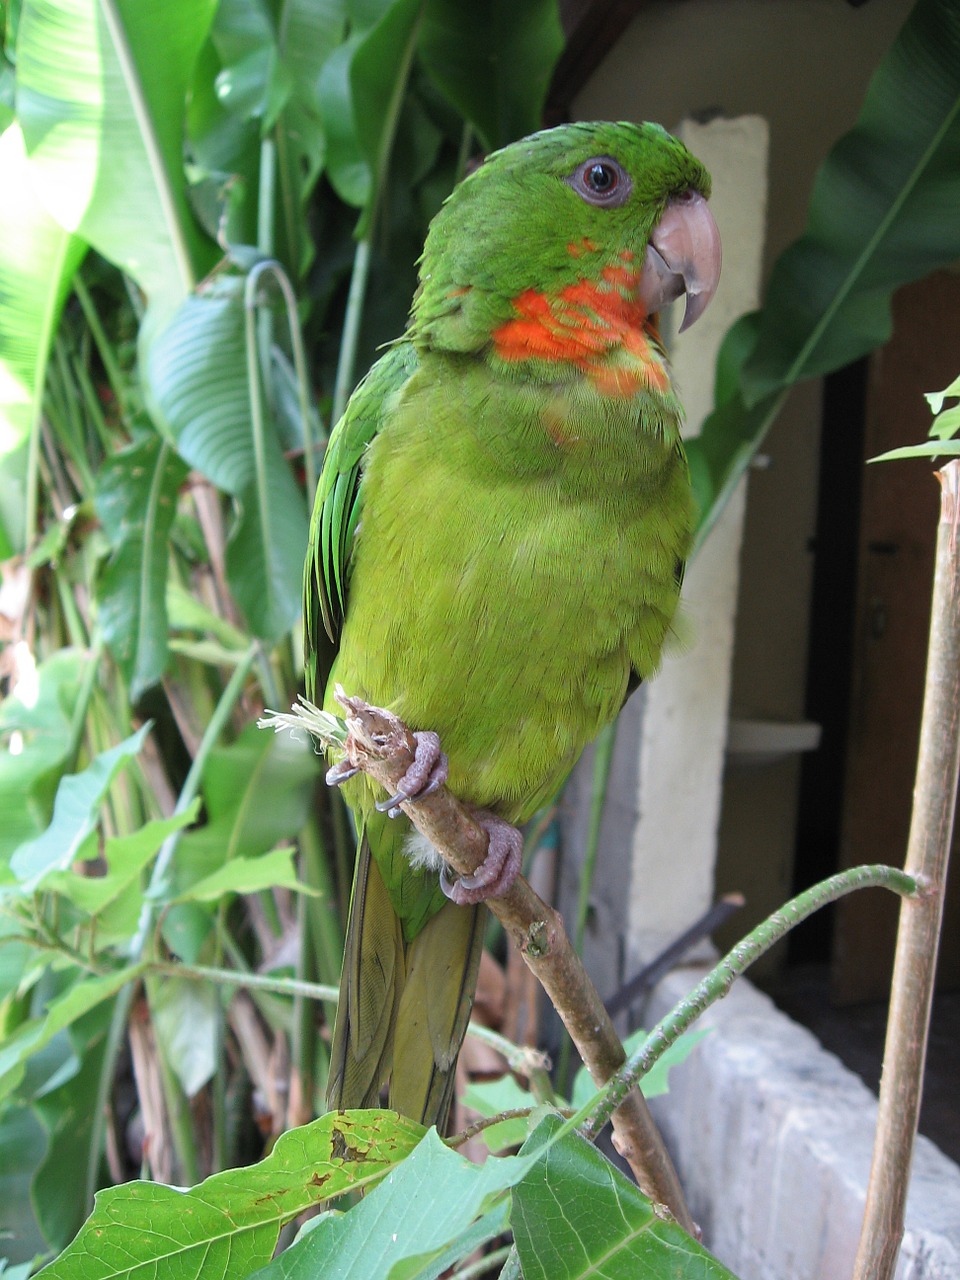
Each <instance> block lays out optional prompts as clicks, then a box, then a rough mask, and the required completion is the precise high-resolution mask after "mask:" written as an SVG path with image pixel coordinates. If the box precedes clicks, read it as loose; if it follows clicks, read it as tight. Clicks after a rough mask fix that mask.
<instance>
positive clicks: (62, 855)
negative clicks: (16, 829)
mask: <svg viewBox="0 0 960 1280" xmlns="http://www.w3.org/2000/svg"><path fill="white" fill-rule="evenodd" d="M150 727H151V726H150V724H149V722H148V723H147V724H145V725H143V727H142V728H141V729H138V730H137V732H136V733H134V734H131V736H130V737H129V738H126V739H125V740H124V741H123V742H120V743H118V744H117V745H116V746H115V747H111V748H110V750H109V751H104V752H101V754H100V755H98V756H97V757H96V758H95V759H94V760H93V762H92V763H91V764H90V765H89V766H88V767H87V768H86V769H84V770H83V772H82V773H73V774H70V775H69V776H68V777H66V778H64V779H63V780H62V782H61V783H60V786H59V787H58V788H57V797H56V800H55V801H54V805H53V818H52V820H51V822H50V825H49V826H48V827H47V829H46V831H44V832H43V834H42V835H39V836H37V838H36V839H35V840H29V841H28V842H27V843H26V844H22V845H20V847H19V848H18V849H17V850H15V852H14V854H13V856H12V858H11V859H10V869H11V870H12V871H13V874H14V875H15V876H16V877H17V879H18V880H19V881H20V890H21V892H22V893H34V892H35V891H36V890H37V889H38V888H39V887H40V886H41V885H42V884H43V883H44V881H45V879H46V877H47V876H48V875H49V874H50V873H51V872H52V871H65V870H66V869H67V868H68V867H69V866H70V865H71V864H72V863H73V862H74V860H75V859H76V857H77V855H78V852H79V850H80V847H81V845H82V844H83V842H84V841H85V840H86V839H87V837H88V836H89V835H90V834H91V833H92V832H93V831H94V830H95V828H96V825H97V819H98V817H99V812H100V805H101V804H102V803H103V800H104V798H105V796H106V794H107V791H108V790H109V788H110V784H111V783H112V782H113V780H114V778H115V777H116V776H117V774H118V773H119V772H120V770H121V769H123V768H125V767H126V766H127V765H128V764H129V762H130V760H131V759H132V758H133V757H134V756H135V755H137V753H138V752H139V751H140V749H141V748H142V746H143V741H144V739H145V738H146V736H147V734H148V733H149V732H150Z"/></svg>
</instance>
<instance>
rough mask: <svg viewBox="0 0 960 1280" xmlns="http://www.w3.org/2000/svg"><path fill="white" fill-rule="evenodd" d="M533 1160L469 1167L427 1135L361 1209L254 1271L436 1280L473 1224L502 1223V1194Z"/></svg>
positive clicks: (271, 1275) (274, 1279)
mask: <svg viewBox="0 0 960 1280" xmlns="http://www.w3.org/2000/svg"><path fill="white" fill-rule="evenodd" d="M536 1158H538V1157H536V1156H534V1157H526V1158H525V1157H523V1156H505V1157H502V1158H498V1157H494V1156H492V1157H491V1158H490V1159H489V1160H487V1162H486V1163H485V1164H483V1165H475V1164H471V1163H470V1162H469V1161H468V1160H466V1159H465V1158H464V1157H463V1156H461V1155H458V1154H457V1153H456V1152H455V1151H451V1150H450V1148H449V1147H447V1146H445V1145H444V1143H443V1142H441V1140H440V1138H439V1137H438V1136H437V1132H436V1130H435V1129H431V1130H430V1131H429V1133H427V1135H426V1136H425V1137H424V1139H423V1141H422V1142H421V1143H420V1144H419V1146H418V1147H417V1149H416V1151H414V1152H413V1154H412V1155H410V1156H408V1157H407V1159H406V1160H404V1161H403V1163H402V1164H400V1165H399V1166H398V1167H397V1168H396V1169H394V1170H393V1172H392V1173H391V1174H390V1175H389V1177H387V1178H386V1179H384V1181H383V1182H382V1183H381V1185H380V1186H378V1187H376V1188H375V1189H374V1190H373V1191H371V1192H370V1193H369V1194H368V1195H366V1196H365V1197H364V1198H363V1200H362V1201H361V1202H360V1204H358V1205H356V1206H355V1207H354V1208H353V1209H351V1210H350V1212H349V1213H346V1214H344V1215H342V1217H339V1218H329V1219H327V1220H325V1221H324V1222H322V1223H321V1224H320V1225H319V1226H318V1227H317V1228H316V1230H315V1231H311V1232H310V1234H309V1235H307V1236H304V1237H303V1239H301V1240H300V1241H299V1242H298V1243H297V1244H295V1245H294V1246H293V1247H292V1248H290V1249H288V1250H286V1252H285V1253H282V1254H281V1255H280V1256H279V1257H278V1258H277V1259H276V1260H275V1261H274V1262H272V1263H271V1264H270V1265H269V1266H267V1267H264V1268H263V1270H262V1271H259V1272H257V1280H334V1277H342V1276H347V1275H357V1276H364V1277H369V1280H380V1278H381V1277H383V1280H386V1278H387V1277H390V1280H413V1277H425V1276H435V1275H437V1270H436V1266H437V1265H439V1263H440V1262H441V1260H444V1259H445V1258H446V1257H447V1256H449V1255H448V1253H447V1251H448V1249H449V1248H450V1246H451V1245H453V1244H454V1243H455V1242H458V1241H460V1240H461V1239H462V1238H463V1237H465V1236H466V1234H467V1233H468V1232H470V1231H471V1230H472V1229H473V1228H474V1226H475V1223H476V1222H477V1220H478V1219H481V1220H482V1218H483V1217H484V1216H485V1215H486V1214H488V1213H496V1214H497V1215H498V1216H497V1218H496V1219H495V1223H496V1224H497V1225H499V1224H500V1223H502V1221H503V1218H502V1214H503V1209H502V1199H503V1193H504V1192H505V1191H507V1190H508V1189H509V1188H510V1187H512V1186H514V1185H515V1184H516V1183H517V1182H518V1181H519V1180H520V1179H521V1178H522V1177H523V1176H524V1173H525V1172H526V1170H528V1169H529V1168H530V1164H531V1160H532V1159H536ZM486 1225H487V1226H488V1227H489V1225H490V1224H486Z"/></svg>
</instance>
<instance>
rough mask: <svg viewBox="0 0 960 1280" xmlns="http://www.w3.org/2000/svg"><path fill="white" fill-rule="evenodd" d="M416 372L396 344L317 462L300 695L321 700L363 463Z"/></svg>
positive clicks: (342, 610)
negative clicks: (303, 681) (320, 465)
mask: <svg viewBox="0 0 960 1280" xmlns="http://www.w3.org/2000/svg"><path fill="white" fill-rule="evenodd" d="M416 368H417V355H416V352H415V351H414V349H413V347H412V346H411V345H410V344H409V343H398V344H397V345H396V346H394V347H391V348H390V350H389V351H388V352H387V353H386V355H384V356H383V357H382V358H381V359H380V360H378V361H377V363H376V364H375V365H374V366H373V368H372V369H371V370H370V372H369V373H368V374H367V376H366V377H365V378H364V380H363V381H362V382H361V383H360V385H359V386H358V387H357V389H356V391H355V392H354V393H353V395H352V396H351V397H350V402H349V404H348V405H347V410H346V412H345V413H344V415H343V417H342V418H341V419H340V421H339V422H338V423H337V426H336V428H335V429H334V431H333V433H332V435H331V436H330V440H329V443H328V444H327V452H326V456H325V457H324V460H323V470H322V471H321V473H320V480H319V483H318V484H317V493H316V497H315V499H314V504H313V516H312V518H311V520H310V541H309V544H308V548H307V558H306V563H305V565H304V573H303V623H304V627H303V644H304V670H305V676H306V692H307V697H308V698H309V699H310V701H311V702H316V701H317V700H318V699H320V700H322V698H323V692H324V688H325V686H326V682H327V676H328V675H329V672H330V667H331V665H332V663H333V659H334V657H335V656H336V652H337V646H338V643H339V639H340V632H341V629H342V627H343V619H344V617H345V615H346V610H347V590H348V587H349V583H350V560H351V555H352V552H353V541H354V538H355V537H356V533H357V528H358V526H359V522H360V512H361V506H362V502H363V485H362V477H363V457H364V454H365V453H366V451H367V449H368V448H369V446H370V442H371V441H372V440H373V439H374V437H375V436H376V434H377V432H378V431H379V430H380V428H381V426H382V425H383V421H384V416H385V414H387V413H389V406H390V404H391V403H392V402H393V401H394V400H395V398H396V396H397V395H398V393H399V392H400V390H401V389H402V387H403V386H404V384H405V383H406V381H407V379H408V378H409V377H410V376H411V374H412V373H413V372H414V371H415V370H416Z"/></svg>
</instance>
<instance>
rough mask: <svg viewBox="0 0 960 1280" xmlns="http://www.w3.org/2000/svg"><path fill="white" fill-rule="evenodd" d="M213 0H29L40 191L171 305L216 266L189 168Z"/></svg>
mask: <svg viewBox="0 0 960 1280" xmlns="http://www.w3.org/2000/svg"><path fill="white" fill-rule="evenodd" d="M215 8H216V4H215V0H165V2H164V3H163V4H141V3H139V2H138V0H25V3H24V4H23V8H22V11H21V15H20V27H19V36H18V41H17V97H16V107H17V115H18V117H19V119H20V122H21V124H22V127H23V132H24V138H25V140H26V145H27V153H28V155H29V157H30V167H31V172H32V173H33V175H34V179H35V181H36V184H37V189H38V191H39V193H40V195H41V199H42V200H43V202H44V204H45V205H46V207H47V209H48V210H49V211H50V213H51V214H52V216H53V217H54V218H56V220H57V221H58V222H59V223H60V225H61V226H63V227H65V228H66V229H67V230H68V231H71V232H75V233H76V234H78V235H80V236H82V237H83V238H84V239H85V240H87V241H88V242H89V243H90V244H93V245H94V246H96V248H97V249H98V250H99V252H100V253H102V254H103V255H104V257H106V258H107V259H108V260H109V261H111V262H114V263H116V264H117V265H118V266H120V267H122V268H123V270H124V271H126V272H127V273H128V274H129V275H131V276H132V277H133V278H134V279H135V280H136V281H137V283H138V284H139V285H140V286H141V287H142V288H143V290H144V292H145V293H146V294H147V296H148V297H149V298H150V300H151V302H152V303H157V304H158V305H159V306H160V308H161V309H163V310H169V309H172V306H173V305H175V304H176V302H178V301H179V300H180V299H181V298H183V297H184V296H185V295H186V294H187V293H188V292H189V291H190V289H191V288H192V287H193V284H194V282H195V280H196V279H197V278H198V277H199V276H200V275H202V274H204V273H205V272H206V271H207V270H209V268H210V267H211V266H212V265H213V262H214V261H215V258H216V252H215V249H214V246H213V245H212V244H211V243H210V242H209V241H208V240H206V238H205V237H204V236H203V234H202V233H201V232H200V230H199V227H198V226H197V224H196V222H195V221H194V218H193V215H192V213H191V211H190V207H189V203H188V200H187V191H186V186H187V184H186V179H185V176H184V170H183V159H182V154H183V117H184V111H185V101H186V93H187V86H188V84H189V80H190V73H191V70H192V67H193V64H194V62H195V60H196V57H197V54H198V52H199V49H200V47H201V45H202V43H203V41H204V39H205V37H206V33H207V30H208V29H209V26H210V21H211V19H212V17H213V12H214V9H215Z"/></svg>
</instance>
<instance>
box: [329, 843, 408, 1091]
mask: <svg viewBox="0 0 960 1280" xmlns="http://www.w3.org/2000/svg"><path fill="white" fill-rule="evenodd" d="M403 970H404V943H403V932H402V930H401V928H400V921H399V920H398V919H397V917H396V915H395V914H394V910H393V906H392V904H391V902H390V898H389V895H388V894H387V890H386V886H385V885H384V883H383V877H382V876H381V875H380V872H379V870H378V868H377V864H376V862H375V861H374V860H373V858H372V857H371V855H370V842H369V840H368V838H367V835H366V833H365V832H363V833H361V836H360V843H359V847H358V849H357V866H356V871H355V873H354V879H353V893H352V895H351V898H350V922H349V925H348V927H347V940H346V946H345V948H344V956H343V972H342V974H341V976H340V998H339V1003H338V1006H337V1020H336V1025H335V1027H334V1032H333V1044H332V1045H331V1049H330V1075H329V1080H328V1083H327V1105H328V1106H329V1107H330V1109H331V1110H342V1109H344V1108H347V1107H376V1106H379V1100H380V1090H381V1088H382V1087H383V1085H384V1084H385V1083H386V1080H387V1077H388V1075H389V1074H390V1061H391V1056H392V1052H393V1027H394V1023H395V1021H396V1017H397V1009H398V1006H399V1003H400V995H401V992H402V991H403Z"/></svg>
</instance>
